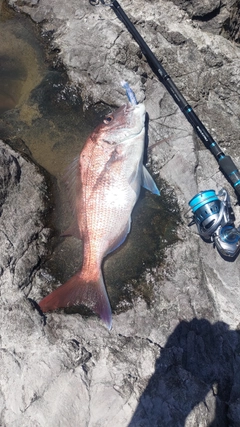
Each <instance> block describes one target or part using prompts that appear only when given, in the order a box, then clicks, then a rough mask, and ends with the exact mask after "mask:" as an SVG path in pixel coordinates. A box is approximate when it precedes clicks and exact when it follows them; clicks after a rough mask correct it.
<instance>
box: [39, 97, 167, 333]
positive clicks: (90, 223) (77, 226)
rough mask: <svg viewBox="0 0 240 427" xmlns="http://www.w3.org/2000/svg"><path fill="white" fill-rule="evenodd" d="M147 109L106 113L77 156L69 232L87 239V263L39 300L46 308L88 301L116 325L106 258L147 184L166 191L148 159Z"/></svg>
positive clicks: (121, 239) (120, 237)
mask: <svg viewBox="0 0 240 427" xmlns="http://www.w3.org/2000/svg"><path fill="white" fill-rule="evenodd" d="M145 114H146V111H145V106H144V104H143V103H139V104H137V105H131V104H130V103H127V104H124V105H122V106H121V107H120V108H118V109H117V110H115V111H114V112H112V113H110V114H109V115H107V116H105V118H104V120H103V122H102V123H101V124H99V125H98V126H97V128H96V129H95V130H94V131H93V132H92V134H91V135H90V136H89V137H88V139H87V140H86V142H85V144H84V147H83V149H82V151H81V153H80V156H79V157H78V158H77V159H76V160H75V167H74V166H73V167H72V169H71V173H70V175H71V176H70V178H69V182H71V189H69V193H71V194H72V196H71V198H72V199H73V209H74V217H75V220H74V222H73V224H72V225H71V226H70V228H69V229H68V230H67V231H66V232H65V233H64V235H65V236H67V235H74V236H75V237H77V238H80V239H82V242H83V261H82V267H81V269H80V270H79V271H78V272H77V273H76V274H75V275H74V276H73V277H71V278H70V279H69V280H68V281H67V282H66V283H64V284H63V285H60V286H59V287H58V288H57V289H55V290H54V291H53V292H52V293H50V294H49V295H47V296H46V297H45V298H43V299H42V300H41V301H40V302H39V306H40V309H41V310H42V312H44V313H45V312H48V311H51V310H55V309H57V308H64V307H70V306H74V305H85V306H87V307H88V308H90V309H91V310H92V311H93V312H94V313H96V314H97V315H99V316H100V318H101V319H102V321H103V322H104V323H105V324H106V326H107V327H108V329H109V330H110V329H111V327H112V312H111V306H110V302H109V298H108V295H107V291H106V287H105V283H104V279H103V273H102V263H103V259H104V258H105V257H106V256H107V255H108V254H109V253H111V252H113V251H115V250H116V249H117V248H118V247H119V246H121V245H122V243H123V242H124V241H125V239H126V237H127V235H128V234H129V232H130V229H131V213H132V210H133V207H134V205H135V203H136V201H137V199H138V197H139V193H140V189H141V186H143V187H145V188H146V189H148V190H150V191H151V192H152V193H154V194H156V195H159V194H160V192H159V190H158V188H157V185H156V184H155V182H154V180H153V178H152V177H151V175H150V174H149V172H148V171H147V169H146V168H145V166H144V165H143V156H144V148H145ZM73 177H74V178H73Z"/></svg>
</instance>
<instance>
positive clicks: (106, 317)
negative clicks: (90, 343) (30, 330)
mask: <svg viewBox="0 0 240 427" xmlns="http://www.w3.org/2000/svg"><path fill="white" fill-rule="evenodd" d="M80 304H83V305H86V306H87V307H88V308H90V309H91V310H92V311H93V312H95V313H97V314H98V315H99V316H100V317H101V319H102V320H103V322H104V323H105V324H106V325H107V327H108V329H109V330H110V329H111V327H112V311H111V306H110V303H109V299H108V295H107V292H106V288H105V285H104V281H103V277H102V274H101V275H100V277H99V278H98V279H97V280H91V281H86V280H84V279H83V278H82V277H81V272H78V273H76V274H75V275H74V276H73V277H71V279H69V280H68V281H67V282H66V283H64V284H63V285H61V286H59V288H57V289H55V290H54V291H53V292H52V293H50V294H49V295H47V296H46V297H45V298H43V299H42V300H41V301H40V303H39V306H40V308H41V310H42V311H43V312H44V313H45V312H47V311H51V310H56V309H57V308H64V307H72V306H74V305H75V306H76V305H80Z"/></svg>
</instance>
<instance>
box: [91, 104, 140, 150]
mask: <svg viewBox="0 0 240 427" xmlns="http://www.w3.org/2000/svg"><path fill="white" fill-rule="evenodd" d="M145 113H146V111H145V106H144V104H142V103H141V104H137V105H132V104H129V103H128V104H124V105H122V106H121V107H120V108H118V109H117V110H116V111H114V112H112V113H110V114H108V115H107V116H105V118H104V119H103V122H102V123H101V124H100V125H99V126H98V127H97V128H96V129H95V131H94V132H93V134H92V136H91V137H92V139H93V140H94V141H96V142H97V143H98V144H99V143H103V144H105V143H107V144H110V145H119V144H122V143H125V142H126V141H128V140H131V139H133V138H135V137H136V136H137V135H139V134H141V133H142V132H145Z"/></svg>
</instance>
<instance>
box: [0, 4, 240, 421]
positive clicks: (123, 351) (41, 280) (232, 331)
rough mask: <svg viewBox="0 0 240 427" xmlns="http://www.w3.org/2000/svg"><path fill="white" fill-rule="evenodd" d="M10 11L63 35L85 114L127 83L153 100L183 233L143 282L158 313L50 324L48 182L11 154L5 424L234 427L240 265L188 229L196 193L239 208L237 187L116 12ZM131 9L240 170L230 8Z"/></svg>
mask: <svg viewBox="0 0 240 427" xmlns="http://www.w3.org/2000/svg"><path fill="white" fill-rule="evenodd" d="M9 3H10V4H11V5H13V6H14V7H16V8H17V10H19V11H22V12H25V13H28V14H29V15H30V16H31V17H32V19H33V20H34V21H35V22H37V23H41V25H42V28H43V32H45V34H47V33H48V32H49V31H51V32H52V31H53V34H54V35H53V42H52V43H53V44H52V48H58V49H60V54H59V55H60V58H61V60H62V62H63V63H64V64H65V66H66V67H67V70H68V75H69V78H70V80H71V82H72V84H73V85H78V86H79V87H80V89H81V95H82V98H83V101H84V103H85V108H87V107H88V106H89V105H90V104H94V103H96V102H99V101H103V102H105V103H107V104H110V105H116V106H117V105H120V104H122V103H123V102H125V101H126V97H125V94H124V91H123V90H122V89H121V87H120V81H121V80H122V79H123V78H124V79H125V80H127V81H128V82H129V83H130V85H131V86H132V88H133V90H134V91H135V93H136V96H137V98H138V100H139V101H142V100H144V102H145V104H146V108H147V111H148V113H149V119H150V121H149V146H150V147H149V148H150V149H149V153H150V163H151V166H152V169H153V171H154V172H155V173H156V174H157V173H160V175H161V177H162V178H163V179H165V180H166V181H167V182H168V184H169V186H170V187H171V188H173V189H174V191H175V194H176V197H177V200H178V203H179V207H180V210H181V215H182V224H181V225H180V226H179V230H178V234H179V240H178V242H177V243H175V244H174V245H172V246H170V247H169V248H167V250H166V254H165V255H166V260H165V263H164V265H163V266H162V265H161V266H158V265H156V267H155V268H154V269H152V270H147V271H146V272H145V275H144V280H145V283H146V284H147V286H151V287H152V290H153V299H152V301H151V304H150V305H149V306H147V304H146V303H145V301H144V300H143V299H141V298H139V299H138V300H136V301H135V302H134V304H133V308H131V309H129V310H128V311H126V312H123V313H121V314H119V315H114V323H113V325H114V326H113V330H112V331H111V332H110V333H109V332H108V331H107V330H106V329H105V328H104V326H102V324H101V323H100V321H99V320H98V319H97V318H95V317H90V318H83V317H81V316H80V315H79V314H75V315H67V314H65V313H63V312H61V313H51V314H48V315H47V318H46V319H45V324H44V319H43V318H42V317H41V316H40V314H39V312H38V311H37V310H35V309H34V308H33V306H32V305H31V304H30V302H29V301H28V300H27V298H26V297H27V296H29V297H30V298H31V299H32V300H35V301H39V299H40V298H41V296H42V295H43V291H44V292H45V291H46V290H47V289H48V287H49V288H50V285H49V284H48V283H49V282H48V276H47V274H46V272H45V271H44V269H43V266H42V265H41V259H42V257H44V254H45V252H46V242H47V241H48V240H49V230H48V228H47V227H46V226H45V225H44V221H43V219H41V218H42V217H44V212H45V211H44V209H45V208H44V207H43V206H44V204H43V193H44V191H43V189H46V187H45V181H44V179H43V176H42V174H39V173H36V166H35V165H33V164H32V163H30V162H26V161H25V160H24V158H22V157H21V156H19V155H18V154H16V152H15V151H14V150H11V149H7V148H6V146H5V145H4V144H2V145H1V150H2V155H1V167H2V173H1V184H2V185H1V187H0V188H1V189H0V191H1V229H0V230H1V233H0V236H1V248H2V251H1V254H0V262H1V278H0V280H1V300H2V303H1V309H2V313H3V315H2V317H1V323H2V324H1V334H2V337H1V340H2V341H1V357H2V360H1V364H0V384H1V393H0V403H1V405H2V410H1V424H2V425H3V426H14V427H15V426H16V427H18V426H21V427H22V426H24V427H25V426H26V427H28V426H29V427H30V426H40V427H43V426H44V427H48V426H49V427H50V426H51V427H52V426H72V427H75V426H88V427H97V426H101V427H105V426H106V427H108V426H112V425H114V426H116V427H118V426H119V427H120V426H121V427H122V426H131V427H133V426H134V427H135V426H136V427H138V426H144V427H145V426H148V425H149V426H150V425H151V426H159V425H161V426H163V427H164V426H187V427H192V426H210V425H211V426H217V425H219V426H228V425H229V426H238V425H239V408H240V405H239V401H240V392H239V390H240V377H239V371H240V370H239V349H240V341H239V306H240V287H239V262H240V261H239V259H236V260H235V261H234V262H228V261H226V260H225V259H222V258H221V257H220V255H219V254H218V253H217V251H216V249H214V248H213V247H212V245H211V244H207V243H205V242H203V241H202V240H201V239H200V238H199V236H198V235H197V234H196V229H194V228H190V229H189V227H188V222H189V221H188V218H187V217H186V215H187V210H188V208H187V205H188V201H189V200H190V199H191V198H192V197H193V196H194V195H195V194H196V193H197V192H198V191H200V190H205V189H209V188H213V189H215V190H218V189H220V188H221V187H222V186H225V187H226V188H227V189H228V190H229V192H230V194H231V196H232V199H233V201H234V200H236V199H235V196H234V192H233V190H232V188H231V187H230V185H229V184H228V183H227V181H226V179H225V178H224V177H223V175H222V174H221V172H220V171H219V169H218V165H217V163H216V161H215V160H214V159H213V157H212V156H211V154H210V153H209V152H208V151H207V150H206V149H205V148H204V146H203V145H202V144H201V143H200V142H199V141H198V140H197V138H196V136H195V135H194V134H193V131H192V128H191V127H190V125H189V124H188V123H187V121H186V120H185V118H184V116H183V115H182V113H181V112H180V111H179V110H178V108H177V107H176V105H175V104H174V102H173V101H172V99H171V98H170V96H169V95H168V93H166V91H165V89H164V88H163V86H162V85H161V84H160V83H159V82H158V81H157V79H156V78H155V77H154V75H153V73H152V71H151V70H150V68H149V66H148V64H147V63H146V61H145V59H144V57H143V56H142V54H141V52H140V51H139V48H138V46H137V45H136V44H135V42H134V41H133V40H132V38H131V37H130V35H129V34H128V33H127V31H126V29H125V28H124V26H123V25H122V24H121V22H119V21H118V20H117V19H116V17H115V15H114V14H113V12H112V11H111V10H110V9H109V8H107V7H101V6H99V7H93V6H91V5H90V4H89V3H88V2H84V3H82V4H81V5H80V4H79V2H76V1H75V0H71V1H69V2H67V3H66V2H65V1H63V0H60V1H59V0H58V1H55V0H53V1H52V2H51V4H50V3H49V2H47V0H42V1H40V2H39V3H38V4H36V2H25V3H24V4H23V3H22V2H21V3H19V2H18V0H16V1H15V0H10V1H9ZM121 4H122V6H123V7H124V9H125V10H126V12H127V14H128V15H129V16H130V17H131V18H132V19H133V21H134V23H135V24H136V27H137V28H138V30H139V31H140V32H141V34H142V35H143V37H144V38H145V40H146V42H147V43H149V45H150V47H151V48H152V49H153V51H154V52H155V54H156V56H157V57H158V58H159V59H160V60H161V61H162V62H163V65H164V67H166V69H167V71H168V72H169V73H170V74H171V76H172V78H173V80H174V81H175V82H176V84H177V85H178V87H179V88H180V89H181V90H182V91H183V93H184V96H185V97H186V98H187V99H188V100H189V102H190V103H191V104H192V106H193V107H194V108H195V109H196V112H197V114H198V115H199V116H200V118H201V119H202V121H203V122H204V123H205V125H206V127H207V128H208V129H209V131H210V132H211V133H212V134H213V136H214V137H215V138H216V140H217V142H219V143H220V144H221V147H222V149H223V150H226V152H227V153H229V154H230V155H231V156H232V157H233V158H234V160H235V162H236V163H237V164H238V166H240V158H239V150H238V147H239V143H238V138H239V133H240V132H239V131H240V124H239V120H238V118H239V113H240V111H239V88H240V77H239V71H238V69H239V59H240V53H239V48H238V47H237V45H236V44H235V43H234V42H232V41H231V40H227V39H226V37H223V36H222V35H220V34H219V33H220V32H221V29H222V28H223V26H222V23H223V22H226V19H227V18H228V17H230V16H232V17H234V16H235V15H234V12H233V10H234V8H236V5H235V4H234V2H230V1H229V2H225V4H224V5H222V4H221V5H219V2H218V1H216V2H215V1H213V2H210V1H209V2H183V1H182V2H180V1H175V4H173V3H172V2H169V1H161V2H160V6H161V7H159V3H158V2H155V1H141V2H139V1H136V0H134V1H133V2H127V1H126V0H123V1H122V2H121ZM156 5H157V6H158V7H156ZM31 6H34V7H31ZM219 6H221V13H223V14H224V16H223V15H221V13H219V15H218V18H219V19H218V20H217V23H216V21H215V23H214V24H213V25H212V26H211V25H209V31H207V30H206V27H204V25H200V24H199V23H198V22H197V21H196V20H192V19H191V17H194V16H195V17H196V16H202V17H204V16H206V14H207V15H208V18H209V19H210V18H211V15H210V17H209V14H211V13H212V12H214V10H216V8H218V7H219ZM236 10H237V9H236ZM220 15H221V17H220ZM220 18H221V19H220ZM229 19H230V18H229ZM231 19H232V20H234V18H231ZM213 20H215V18H214V17H213ZM224 20H225V21H224ZM210 21H211V19H210V20H209V21H208V22H210ZM202 23H203V21H202ZM214 25H215V27H214ZM233 27H234V26H233ZM213 28H215V30H213ZM216 28H217V30H216ZM234 28H235V27H234ZM225 31H226V29H225ZM234 31H235V30H234ZM234 31H232V30H231V29H229V34H232V36H231V37H232V39H236V35H234V34H235V33H234ZM229 37H230V36H229ZM35 180H36V181H35ZM33 182H34V183H35V185H33ZM234 210H235V213H236V223H238V224H239V222H240V214H239V208H238V207H237V206H236V207H234ZM10 218H11V221H10ZM51 280H54V278H51V277H50V278H49V281H51ZM4 314H6V315H5V316H4Z"/></svg>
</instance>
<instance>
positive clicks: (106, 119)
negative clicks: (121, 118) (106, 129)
mask: <svg viewBox="0 0 240 427" xmlns="http://www.w3.org/2000/svg"><path fill="white" fill-rule="evenodd" d="M112 120H113V116H112V115H111V114H109V116H106V117H105V118H104V120H103V123H105V125H108V124H109V123H110V122H111V121H112Z"/></svg>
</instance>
